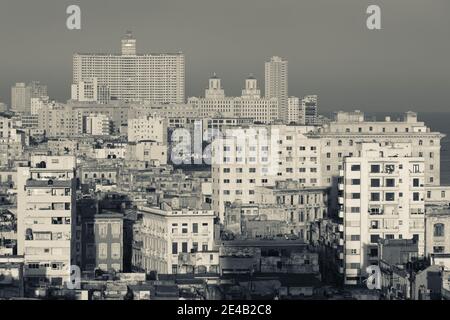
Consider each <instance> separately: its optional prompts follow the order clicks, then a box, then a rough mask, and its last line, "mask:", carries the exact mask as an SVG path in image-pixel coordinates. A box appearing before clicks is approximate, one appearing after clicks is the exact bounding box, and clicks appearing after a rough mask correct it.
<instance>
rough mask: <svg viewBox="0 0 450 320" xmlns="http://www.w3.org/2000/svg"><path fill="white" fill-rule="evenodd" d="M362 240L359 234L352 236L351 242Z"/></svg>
mask: <svg viewBox="0 0 450 320" xmlns="http://www.w3.org/2000/svg"><path fill="white" fill-rule="evenodd" d="M360 239H361V238H360V236H359V234H352V235H350V241H359V240H360Z"/></svg>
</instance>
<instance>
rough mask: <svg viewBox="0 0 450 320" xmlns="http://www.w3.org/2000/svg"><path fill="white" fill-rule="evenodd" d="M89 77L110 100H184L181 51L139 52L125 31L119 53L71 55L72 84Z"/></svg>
mask: <svg viewBox="0 0 450 320" xmlns="http://www.w3.org/2000/svg"><path fill="white" fill-rule="evenodd" d="M92 79H97V82H98V85H100V86H104V87H106V88H107V89H108V90H109V94H110V96H111V98H112V99H113V98H114V99H117V100H123V101H133V100H146V101H154V102H161V103H184V90H185V84H184V82H185V58H184V54H183V53H181V52H178V53H150V54H138V53H137V49H136V39H135V38H134V37H133V35H132V34H131V32H128V33H127V34H126V35H125V37H124V38H123V39H122V52H121V54H110V53H107V54H90V53H87V54H84V53H77V54H74V56H73V82H72V83H73V84H75V85H79V84H81V83H83V82H88V81H91V80H92Z"/></svg>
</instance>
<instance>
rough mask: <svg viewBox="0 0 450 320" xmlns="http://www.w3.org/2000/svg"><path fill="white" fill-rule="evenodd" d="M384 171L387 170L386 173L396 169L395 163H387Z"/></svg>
mask: <svg viewBox="0 0 450 320" xmlns="http://www.w3.org/2000/svg"><path fill="white" fill-rule="evenodd" d="M384 171H385V172H386V173H392V172H394V171H395V166H394V165H393V164H387V165H386V166H385V167H384Z"/></svg>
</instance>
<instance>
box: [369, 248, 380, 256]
mask: <svg viewBox="0 0 450 320" xmlns="http://www.w3.org/2000/svg"><path fill="white" fill-rule="evenodd" d="M369 256H370V257H371V258H376V257H378V248H370V251H369Z"/></svg>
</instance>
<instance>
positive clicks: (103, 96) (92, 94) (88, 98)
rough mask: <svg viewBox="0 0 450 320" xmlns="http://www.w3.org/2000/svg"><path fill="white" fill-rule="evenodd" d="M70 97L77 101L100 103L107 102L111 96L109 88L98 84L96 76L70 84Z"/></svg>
mask: <svg viewBox="0 0 450 320" xmlns="http://www.w3.org/2000/svg"><path fill="white" fill-rule="evenodd" d="M71 99H72V100H73V101H79V102H97V103H100V104H108V103H109V101H110V99H111V97H110V92H109V88H108V87H107V86H105V85H99V84H98V81H97V78H92V79H87V80H86V81H81V82H79V83H76V84H72V98H71Z"/></svg>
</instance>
